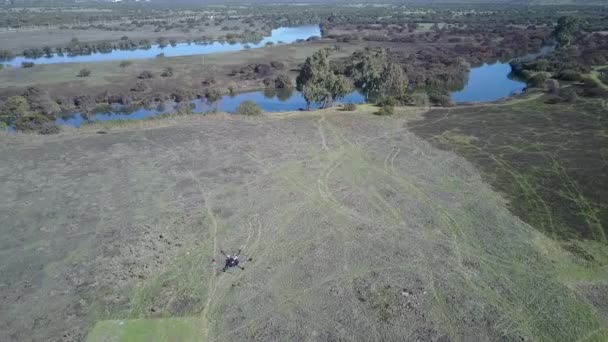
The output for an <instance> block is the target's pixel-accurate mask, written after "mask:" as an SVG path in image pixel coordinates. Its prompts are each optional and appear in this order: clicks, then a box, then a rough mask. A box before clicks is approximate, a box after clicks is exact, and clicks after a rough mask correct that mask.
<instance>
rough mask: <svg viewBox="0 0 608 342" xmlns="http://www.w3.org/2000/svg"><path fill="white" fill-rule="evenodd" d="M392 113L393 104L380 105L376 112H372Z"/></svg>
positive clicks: (379, 113) (393, 111) (393, 109)
mask: <svg viewBox="0 0 608 342" xmlns="http://www.w3.org/2000/svg"><path fill="white" fill-rule="evenodd" d="M393 113H395V106H393V105H388V104H387V105H383V106H382V107H380V109H378V111H377V112H375V113H374V114H376V115H392V114H393Z"/></svg>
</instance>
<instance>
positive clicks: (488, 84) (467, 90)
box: [450, 62, 526, 103]
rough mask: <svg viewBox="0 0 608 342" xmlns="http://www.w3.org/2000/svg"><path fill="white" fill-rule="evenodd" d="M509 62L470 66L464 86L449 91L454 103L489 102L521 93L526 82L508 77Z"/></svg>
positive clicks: (509, 70) (509, 71)
mask: <svg viewBox="0 0 608 342" xmlns="http://www.w3.org/2000/svg"><path fill="white" fill-rule="evenodd" d="M510 73H511V66H510V65H509V63H498V62H497V63H494V64H484V65H482V66H480V67H476V68H472V69H471V71H470V73H469V76H468V81H467V83H466V84H465V86H464V88H463V89H462V90H459V91H455V92H452V93H450V98H451V99H452V101H454V102H455V103H462V102H490V101H496V100H499V99H502V98H504V97H507V96H511V95H516V94H519V93H521V92H522V91H523V90H524V88H526V84H525V83H524V82H520V81H516V80H512V79H510V78H509V74H510Z"/></svg>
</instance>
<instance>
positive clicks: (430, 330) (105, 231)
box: [0, 106, 608, 341]
mask: <svg viewBox="0 0 608 342" xmlns="http://www.w3.org/2000/svg"><path fill="white" fill-rule="evenodd" d="M359 109H360V110H362V111H359V112H352V113H351V112H348V113H345V112H339V111H334V110H327V111H319V112H312V113H288V114H284V115H278V116H267V117H259V118H244V117H240V116H225V115H218V116H209V117H196V116H194V117H186V118H178V119H175V121H171V120H174V119H172V118H169V119H163V120H159V121H151V122H154V123H156V125H152V124H149V125H150V127H144V128H145V129H141V128H139V127H137V128H136V127H134V126H129V127H126V126H123V127H109V133H108V134H103V135H97V134H96V133H94V131H95V129H97V128H96V127H95V128H92V129H91V131H90V132H89V131H79V132H72V133H65V134H63V135H61V136H57V137H50V138H40V140H39V141H31V142H28V143H23V144H21V143H17V144H13V145H8V146H7V145H6V144H4V145H3V147H2V155H3V163H2V164H1V166H0V181H1V183H2V184H3V187H2V188H1V191H0V195H1V197H0V198H2V200H1V201H0V212H1V213H2V214H3V217H6V219H5V221H4V223H3V225H2V233H3V236H5V239H4V240H3V241H2V243H1V246H2V259H1V260H2V265H1V266H2V272H1V273H0V274H2V277H3V278H2V283H3V284H5V288H3V294H4V297H3V299H2V303H1V304H2V307H3V308H8V309H5V310H3V311H0V322H2V323H0V331H1V333H0V339H1V340H3V341H8V340H23V339H33V340H48V339H53V338H62V336H63V334H66V336H67V337H64V339H66V340H80V339H82V338H84V336H86V335H87V334H88V333H89V331H90V329H91V328H92V327H93V326H95V328H94V329H93V331H92V332H91V333H90V334H89V340H91V341H96V340H129V341H133V340H146V341H151V340H163V339H170V340H175V339H182V340H199V341H200V340H209V341H229V340H233V341H234V340H237V341H240V340H259V341H266V340H290V341H291V340H307V339H308V340H378V341H379V340H425V341H429V340H431V341H433V340H434V341H437V340H444V341H445V340H446V339H449V340H451V341H464V340H498V339H506V340H517V339H520V338H524V339H529V340H540V341H555V340H569V341H571V340H577V339H579V338H580V339H586V340H591V341H601V340H605V339H606V338H607V337H608V335H607V334H608V332H607V331H606V330H604V329H605V327H606V320H605V318H602V317H601V315H600V314H598V313H597V312H596V311H595V310H594V309H593V308H592V306H591V304H589V303H588V302H587V301H586V300H585V299H584V298H583V297H582V296H581V295H580V294H579V292H577V291H578V290H577V289H578V287H576V284H580V283H581V282H582V281H583V280H584V282H585V283H587V284H589V283H601V282H606V274H607V273H606V272H600V269H598V268H597V267H596V266H593V265H587V264H585V263H584V262H581V261H580V260H578V259H577V258H576V257H575V256H573V255H572V254H570V253H569V252H567V251H565V250H564V249H562V248H561V247H560V245H559V244H557V243H555V242H553V241H552V240H550V239H548V238H546V237H544V236H543V235H542V234H540V233H538V232H537V231H535V230H534V229H533V228H531V227H530V226H528V225H527V224H525V223H523V222H522V221H521V220H519V219H518V218H516V217H515V216H513V215H512V214H511V213H510V212H509V210H508V209H507V207H506V203H505V201H504V199H503V198H502V197H501V196H500V195H498V194H497V193H495V192H494V191H492V190H491V189H490V188H489V186H487V185H486V184H485V183H484V182H483V181H482V179H481V177H480V175H479V174H478V173H477V171H476V170H475V169H474V168H473V167H472V166H471V165H470V164H469V163H467V162H466V161H465V160H464V159H462V158H460V157H457V156H456V155H454V154H451V153H448V152H442V151H439V150H437V149H435V148H433V147H432V146H431V145H429V144H428V143H426V142H424V141H423V140H421V139H420V138H418V137H416V136H415V135H414V134H412V133H411V132H409V131H408V128H407V127H408V125H409V122H410V120H411V118H412V117H413V116H416V115H417V114H418V111H417V110H410V111H409V112H408V113H400V114H396V115H395V116H392V117H377V116H374V115H371V114H370V113H369V112H371V111H373V109H371V108H367V107H366V106H360V108H359ZM129 125H135V124H129ZM142 125H143V124H142ZM152 126H154V127H152ZM115 129H116V130H115ZM47 139H48V140H47ZM238 248H242V249H243V252H244V253H245V254H247V255H248V256H251V257H252V258H253V260H252V261H251V262H248V263H245V264H244V266H245V270H244V271H240V270H235V271H231V273H221V272H219V271H218V267H219V266H218V265H217V264H213V263H212V262H211V260H212V259H213V258H219V257H220V254H219V250H220V249H238ZM581 248H583V249H584V250H585V251H587V252H588V253H592V254H593V255H594V257H595V258H596V260H602V261H603V262H604V263H605V262H606V260H608V256H607V255H606V253H605V250H603V249H601V248H592V246H589V245H586V244H583V243H582V244H581ZM31 265H36V267H32V266H31ZM604 265H605V264H604ZM594 267H595V268H594ZM604 268H605V266H604ZM26 284H27V286H25V285H26ZM42 303H44V305H41V304H42ZM98 321H101V322H99V323H97V324H95V323H96V322H98Z"/></svg>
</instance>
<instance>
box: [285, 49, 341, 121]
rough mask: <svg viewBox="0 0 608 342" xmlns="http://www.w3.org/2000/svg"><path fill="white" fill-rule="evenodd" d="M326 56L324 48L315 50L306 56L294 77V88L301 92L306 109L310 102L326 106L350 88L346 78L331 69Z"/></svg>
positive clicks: (327, 55)
mask: <svg viewBox="0 0 608 342" xmlns="http://www.w3.org/2000/svg"><path fill="white" fill-rule="evenodd" d="M328 58H329V52H328V51H327V50H325V49H322V50H319V51H317V52H315V53H314V54H313V55H312V56H310V57H308V58H306V62H304V66H303V67H302V69H301V70H300V74H299V75H298V77H297V78H296V88H297V89H298V90H299V91H301V92H302V96H303V97H304V99H305V100H306V106H307V108H308V109H310V105H311V104H312V103H318V104H320V106H321V108H326V107H327V106H328V105H330V104H331V103H332V102H333V101H334V100H336V99H338V98H340V97H343V96H344V95H346V94H347V93H348V91H349V90H350V87H349V84H348V81H347V80H346V78H345V77H344V76H342V75H337V74H335V73H334V72H333V71H332V70H331V68H330V67H329V60H328Z"/></svg>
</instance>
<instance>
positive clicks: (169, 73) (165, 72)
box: [160, 67, 173, 77]
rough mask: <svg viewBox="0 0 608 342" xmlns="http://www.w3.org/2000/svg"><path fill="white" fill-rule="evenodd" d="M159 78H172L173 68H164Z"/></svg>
mask: <svg viewBox="0 0 608 342" xmlns="http://www.w3.org/2000/svg"><path fill="white" fill-rule="evenodd" d="M160 76H161V77H171V76H173V68H172V67H166V68H165V70H163V72H162V73H161V74H160Z"/></svg>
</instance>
